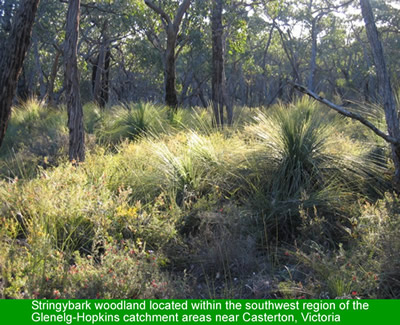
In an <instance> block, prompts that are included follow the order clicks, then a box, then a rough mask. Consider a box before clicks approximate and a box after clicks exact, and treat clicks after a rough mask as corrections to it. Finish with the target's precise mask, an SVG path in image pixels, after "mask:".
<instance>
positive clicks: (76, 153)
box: [64, 0, 85, 162]
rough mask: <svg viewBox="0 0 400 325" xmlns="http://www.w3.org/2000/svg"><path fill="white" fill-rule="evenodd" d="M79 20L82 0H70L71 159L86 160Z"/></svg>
mask: <svg viewBox="0 0 400 325" xmlns="http://www.w3.org/2000/svg"><path fill="white" fill-rule="evenodd" d="M79 20H80V0H69V2H68V12H67V23H66V32H65V43H64V64H65V88H66V100H67V111H68V129H69V159H70V160H71V161H75V162H82V161H84V160H85V134H84V128H83V111H82V103H81V96H80V89H79V71H78V62H77V60H78V58H77V55H78V53H77V52H78V38H79Z"/></svg>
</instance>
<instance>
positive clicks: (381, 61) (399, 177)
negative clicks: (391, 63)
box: [360, 0, 400, 189]
mask: <svg viewBox="0 0 400 325" xmlns="http://www.w3.org/2000/svg"><path fill="white" fill-rule="evenodd" d="M360 5H361V11H362V16H363V19H364V22H365V28H366V31H367V36H368V41H369V43H370V45H371V48H372V54H373V58H374V63H375V68H376V74H377V78H378V84H379V93H380V96H381V97H382V99H383V108H384V111H385V118H386V125H387V129H388V133H389V135H390V136H391V137H393V138H395V139H397V140H400V129H399V116H398V114H397V108H396V101H395V98H394V94H393V90H392V85H391V82H390V75H389V72H388V69H387V67H386V61H385V56H384V53H383V47H382V43H381V41H380V39H379V34H378V29H377V28H376V24H375V20H374V15H373V12H372V8H371V4H370V2H369V0H360ZM391 146H392V157H393V163H394V167H395V176H394V182H395V185H396V187H397V188H398V189H399V188H400V145H399V144H397V145H396V144H392V145H391Z"/></svg>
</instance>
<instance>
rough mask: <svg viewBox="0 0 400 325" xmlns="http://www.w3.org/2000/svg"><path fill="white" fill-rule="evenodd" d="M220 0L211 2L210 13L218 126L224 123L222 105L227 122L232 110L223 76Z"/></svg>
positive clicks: (231, 116)
mask: <svg viewBox="0 0 400 325" xmlns="http://www.w3.org/2000/svg"><path fill="white" fill-rule="evenodd" d="M222 10H223V5H222V0H215V1H214V2H213V7H212V13H211V31H212V79H211V84H212V94H211V99H212V105H213V111H214V116H215V122H216V124H217V125H218V126H222V125H223V124H224V105H225V106H226V111H227V117H228V124H231V123H232V120H233V112H232V108H231V105H229V103H228V96H227V92H226V77H225V53H224V52H225V51H224V38H223V37H224V35H223V32H224V30H223V25H222Z"/></svg>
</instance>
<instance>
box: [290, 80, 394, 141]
mask: <svg viewBox="0 0 400 325" xmlns="http://www.w3.org/2000/svg"><path fill="white" fill-rule="evenodd" d="M289 84H291V85H292V86H293V87H294V88H295V89H296V90H298V91H300V92H302V93H303V94H306V95H308V96H310V97H312V98H314V99H316V100H317V101H319V102H321V103H323V104H325V105H327V106H328V107H330V108H332V109H333V110H335V111H336V112H338V113H339V114H341V115H344V116H346V117H350V118H351V119H353V120H357V121H359V122H360V123H362V124H364V125H365V126H366V127H368V128H369V129H370V130H372V131H373V132H374V133H375V134H376V135H378V136H379V137H381V138H383V139H384V140H385V141H386V142H389V143H391V144H393V145H396V146H398V145H400V141H399V140H398V139H396V138H394V137H392V136H390V135H388V134H386V133H384V132H383V131H381V130H379V129H378V128H377V127H376V126H375V125H373V124H372V123H371V122H370V121H368V120H366V119H365V118H364V117H362V116H361V115H360V114H357V113H353V112H350V111H348V110H346V109H345V108H344V107H342V106H339V105H336V104H334V103H332V102H330V101H329V100H327V99H325V98H323V97H321V96H319V95H317V94H316V93H314V92H313V91H311V90H309V89H307V88H306V87H304V86H301V85H299V84H296V83H294V82H292V81H289Z"/></svg>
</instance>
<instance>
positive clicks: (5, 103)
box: [0, 0, 39, 146]
mask: <svg viewBox="0 0 400 325" xmlns="http://www.w3.org/2000/svg"><path fill="white" fill-rule="evenodd" d="M38 4H39V0H24V1H22V2H21V5H20V7H19V9H18V12H17V13H16V15H15V17H14V23H13V26H12V28H11V32H10V36H9V38H8V40H7V41H6V43H5V46H4V51H2V53H1V55H2V56H1V58H0V146H1V144H2V142H3V139H4V136H5V133H6V130H7V125H8V121H9V119H10V115H11V105H12V100H13V98H14V95H15V90H16V88H17V82H18V77H19V74H20V73H21V69H22V66H23V63H24V59H25V56H26V52H27V50H28V47H29V44H30V40H31V33H32V26H33V23H34V21H35V15H36V10H37V7H38Z"/></svg>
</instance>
